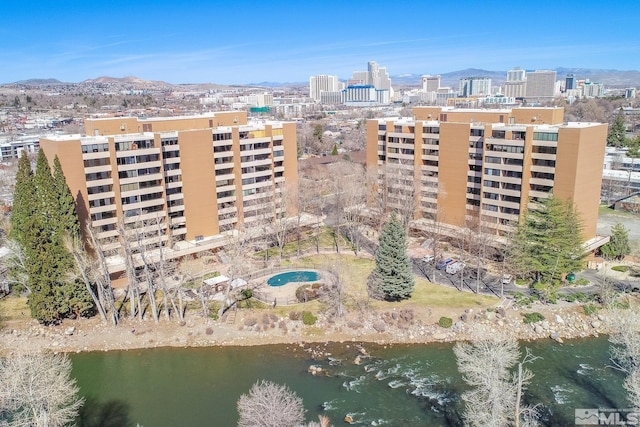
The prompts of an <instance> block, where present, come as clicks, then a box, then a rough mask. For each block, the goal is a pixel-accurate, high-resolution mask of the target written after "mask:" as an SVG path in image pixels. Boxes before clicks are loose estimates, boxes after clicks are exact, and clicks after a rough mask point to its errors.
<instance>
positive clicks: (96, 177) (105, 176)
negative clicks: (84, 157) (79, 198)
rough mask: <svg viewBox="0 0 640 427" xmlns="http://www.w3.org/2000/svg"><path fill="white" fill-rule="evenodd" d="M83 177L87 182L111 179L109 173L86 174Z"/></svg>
mask: <svg viewBox="0 0 640 427" xmlns="http://www.w3.org/2000/svg"><path fill="white" fill-rule="evenodd" d="M84 176H85V178H86V180H87V181H97V180H99V179H109V178H111V171H108V172H96V173H87V174H85V175H84Z"/></svg>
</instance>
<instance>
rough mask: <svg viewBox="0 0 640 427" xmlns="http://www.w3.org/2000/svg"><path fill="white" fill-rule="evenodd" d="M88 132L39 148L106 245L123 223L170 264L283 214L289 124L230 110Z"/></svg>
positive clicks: (289, 165) (101, 122) (291, 158)
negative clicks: (162, 250) (163, 251)
mask: <svg viewBox="0 0 640 427" xmlns="http://www.w3.org/2000/svg"><path fill="white" fill-rule="evenodd" d="M85 131H86V132H87V135H92V136H79V135H75V136H69V135H64V136H52V137H46V138H41V139H40V147H41V149H42V150H43V151H44V152H45V154H46V155H47V158H48V159H49V161H50V162H52V161H53V159H54V157H55V156H58V158H59V159H60V163H61V165H62V169H63V171H64V174H65V177H66V180H67V184H68V186H69V189H70V190H71V193H72V194H73V196H74V198H75V202H76V209H77V212H78V214H79V217H80V221H81V224H82V225H83V227H86V226H87V225H89V226H90V227H92V228H93V230H95V232H96V236H97V239H98V243H99V244H100V245H101V246H103V247H109V246H113V245H116V246H117V245H118V244H119V243H118V242H117V239H118V238H120V239H122V238H123V237H122V232H121V230H119V228H120V225H122V226H123V227H124V228H126V229H127V230H129V231H128V232H127V233H134V234H135V233H137V232H144V233H147V234H146V235H145V237H144V239H145V246H144V247H145V248H148V249H153V248H157V247H159V246H163V247H170V248H171V252H169V255H168V256H169V257H171V256H174V257H178V256H184V255H187V254H189V253H196V252H200V251H204V250H208V249H211V248H212V247H216V246H221V245H223V244H224V242H225V239H224V236H223V233H225V232H230V230H232V229H233V228H235V227H237V226H238V225H240V224H244V226H246V227H249V226H251V224H253V223H256V221H258V220H261V219H265V218H267V219H268V218H274V217H277V216H280V215H284V214H286V212H285V204H284V203H280V198H282V197H283V194H284V192H283V191H282V186H284V185H285V183H286V184H287V185H296V183H297V150H296V126H295V123H282V122H261V123H259V124H258V123H256V124H252V123H250V122H247V113H246V112H238V111H232V112H220V113H210V114H205V115H200V116H185V117H169V118H148V119H142V118H136V117H116V118H108V119H87V120H85ZM150 228H151V231H150V230H149V229H150ZM133 230H135V232H134V231H133ZM154 230H155V231H154ZM134 246H136V244H134ZM112 268H113V269H114V271H118V268H123V265H118V264H114V265H113V266H112Z"/></svg>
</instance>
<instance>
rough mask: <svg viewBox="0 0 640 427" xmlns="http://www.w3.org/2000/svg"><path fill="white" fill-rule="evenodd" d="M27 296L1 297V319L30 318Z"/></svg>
mask: <svg viewBox="0 0 640 427" xmlns="http://www.w3.org/2000/svg"><path fill="white" fill-rule="evenodd" d="M30 313H31V312H30V311H29V306H28V305H27V297H5V298H2V299H0V320H29V319H30Z"/></svg>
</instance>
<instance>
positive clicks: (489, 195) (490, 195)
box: [483, 191, 500, 200]
mask: <svg viewBox="0 0 640 427" xmlns="http://www.w3.org/2000/svg"><path fill="white" fill-rule="evenodd" d="M483 196H484V198H485V199H490V200H498V199H500V196H499V195H498V194H496V193H487V192H486V191H485V192H484V194H483Z"/></svg>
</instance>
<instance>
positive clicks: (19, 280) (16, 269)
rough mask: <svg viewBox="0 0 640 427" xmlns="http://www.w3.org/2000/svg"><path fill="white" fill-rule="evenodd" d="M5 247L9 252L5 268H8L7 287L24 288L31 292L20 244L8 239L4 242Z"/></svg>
mask: <svg viewBox="0 0 640 427" xmlns="http://www.w3.org/2000/svg"><path fill="white" fill-rule="evenodd" d="M5 247H6V248H7V249H8V250H9V254H8V255H7V257H6V263H7V268H8V270H9V274H8V276H7V282H8V283H9V288H10V289H11V288H13V287H17V288H18V289H20V290H22V289H26V290H27V292H28V293H31V289H29V285H28V284H29V274H28V272H27V271H28V270H27V257H26V255H25V253H24V250H23V249H22V246H20V243H18V242H17V241H15V240H13V239H9V240H7V241H6V242H5Z"/></svg>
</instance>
